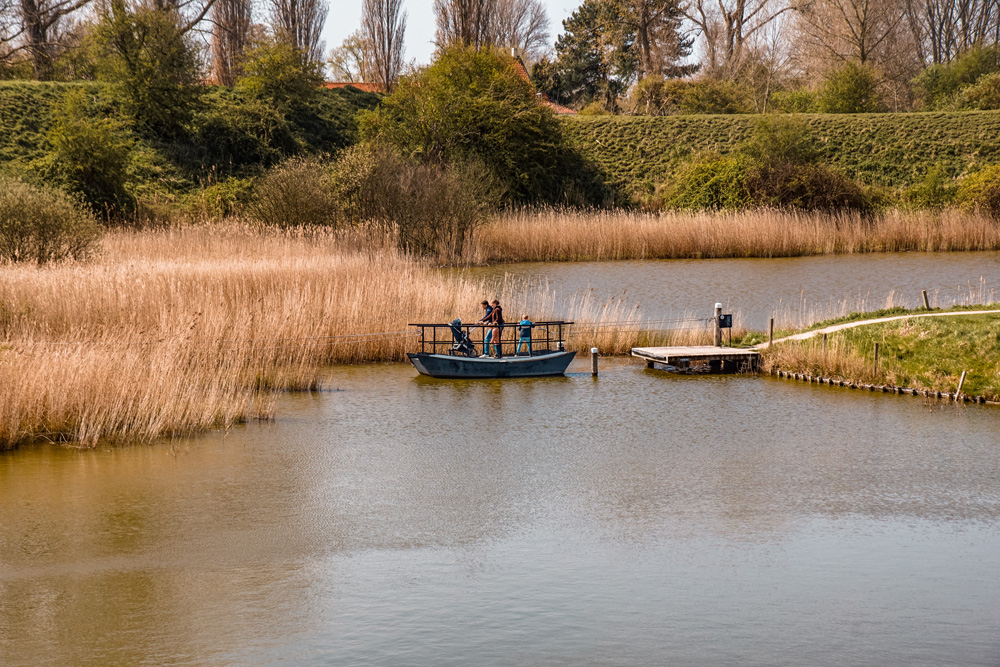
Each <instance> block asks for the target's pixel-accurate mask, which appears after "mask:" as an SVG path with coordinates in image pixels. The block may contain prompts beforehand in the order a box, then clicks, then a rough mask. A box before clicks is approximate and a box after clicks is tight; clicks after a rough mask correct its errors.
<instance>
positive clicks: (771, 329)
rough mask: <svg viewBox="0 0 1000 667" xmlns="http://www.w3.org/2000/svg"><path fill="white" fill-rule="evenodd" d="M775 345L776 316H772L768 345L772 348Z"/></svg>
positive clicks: (768, 329)
mask: <svg viewBox="0 0 1000 667" xmlns="http://www.w3.org/2000/svg"><path fill="white" fill-rule="evenodd" d="M772 345H774V318H773V317H772V318H771V322H770V324H768V325H767V346H768V347H769V348H770V347H771V346H772Z"/></svg>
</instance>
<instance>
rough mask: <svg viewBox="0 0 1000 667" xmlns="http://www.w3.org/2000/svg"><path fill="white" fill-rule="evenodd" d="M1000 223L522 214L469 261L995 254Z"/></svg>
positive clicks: (918, 217) (894, 215)
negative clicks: (947, 252)
mask: <svg viewBox="0 0 1000 667" xmlns="http://www.w3.org/2000/svg"><path fill="white" fill-rule="evenodd" d="M997 249H1000V224H998V222H997V221H996V220H994V219H992V218H989V217H986V216H979V215H973V214H969V213H964V212H960V211H955V210H947V211H940V212H912V213H911V212H903V211H899V210H893V211H889V212H888V213H885V214H883V215H880V216H877V217H871V218H870V217H866V216H863V215H860V214H849V213H844V214H825V213H804V212H787V211H774V210H760V211H749V212H740V213H682V212H665V213H641V212H631V211H622V210H618V211H592V212H579V211H569V210H566V211H563V210H543V211H537V210H522V211H516V212H512V213H508V214H505V215H502V216H499V217H498V218H497V219H495V220H494V221H493V222H492V223H490V224H488V225H485V226H484V227H482V228H480V229H479V230H478V231H477V233H476V237H475V239H474V243H473V248H472V251H471V253H470V255H469V256H468V260H469V261H471V262H473V263H489V262H508V261H511V262H513V261H583V260H617V259H670V258H702V257H705V258H707V257H790V256H802V255H818V254H833V253H859V252H900V251H908V250H919V251H943V250H997Z"/></svg>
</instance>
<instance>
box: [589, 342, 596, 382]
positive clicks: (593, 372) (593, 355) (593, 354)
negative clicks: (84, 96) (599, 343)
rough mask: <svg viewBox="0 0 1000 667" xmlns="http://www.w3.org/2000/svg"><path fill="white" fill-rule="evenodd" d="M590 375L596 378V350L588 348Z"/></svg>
mask: <svg viewBox="0 0 1000 667" xmlns="http://www.w3.org/2000/svg"><path fill="white" fill-rule="evenodd" d="M590 374H591V375H593V376H594V377H597V348H596V347H592V348H590Z"/></svg>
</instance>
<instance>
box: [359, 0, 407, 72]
mask: <svg viewBox="0 0 1000 667" xmlns="http://www.w3.org/2000/svg"><path fill="white" fill-rule="evenodd" d="M405 32H406V12H404V11H403V0H364V4H363V5H362V8H361V38H362V39H363V40H364V43H365V44H367V46H368V48H369V54H370V58H371V60H370V67H369V70H370V72H371V74H372V77H373V79H374V81H375V82H376V83H378V84H380V85H381V86H382V88H383V89H384V90H386V91H392V89H393V88H394V87H395V86H396V81H397V80H398V79H399V72H400V70H402V69H403V35H404V33H405Z"/></svg>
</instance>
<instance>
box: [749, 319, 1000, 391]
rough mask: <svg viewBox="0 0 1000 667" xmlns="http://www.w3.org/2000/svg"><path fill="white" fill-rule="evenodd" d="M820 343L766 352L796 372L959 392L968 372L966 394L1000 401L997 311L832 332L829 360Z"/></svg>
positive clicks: (814, 341) (818, 340)
mask: <svg viewBox="0 0 1000 667" xmlns="http://www.w3.org/2000/svg"><path fill="white" fill-rule="evenodd" d="M994 307H995V306H994ZM980 308H988V307H982V306H981V307H980ZM892 314H895V313H892ZM868 315H874V314H871V313H869V314H868ZM875 343H879V359H880V368H881V372H880V374H879V375H877V376H876V375H875V374H874V373H873V371H872V354H873V350H874V346H875ZM821 345H822V339H821V338H820V337H816V338H813V339H810V340H807V341H801V342H788V343H782V344H781V345H780V346H777V347H776V349H775V352H774V353H770V354H768V356H769V357H771V359H770V361H773V362H775V363H776V364H777V365H778V366H780V367H781V368H782V369H784V370H788V371H792V372H798V373H810V374H813V375H820V376H826V377H833V378H838V379H843V380H850V381H854V382H860V383H867V382H872V383H883V382H889V383H890V384H894V385H896V386H900V387H915V388H918V389H930V390H934V391H946V392H953V391H955V389H956V388H957V386H958V380H959V377H960V376H961V374H962V371H963V370H965V371H968V372H969V375H968V377H967V378H966V381H965V385H964V387H963V388H962V391H963V392H964V393H966V394H969V395H971V396H984V397H986V398H987V399H989V400H1000V316H997V315H968V316H957V317H947V318H933V317H928V318H917V319H909V320H898V321H894V322H886V323H883V324H872V325H867V326H863V327H856V328H853V329H846V330H844V331H838V332H836V333H833V334H829V341H828V345H829V348H830V354H829V355H828V357H826V358H824V357H823V355H822V353H821V349H822V348H821ZM774 355H776V356H774Z"/></svg>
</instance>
